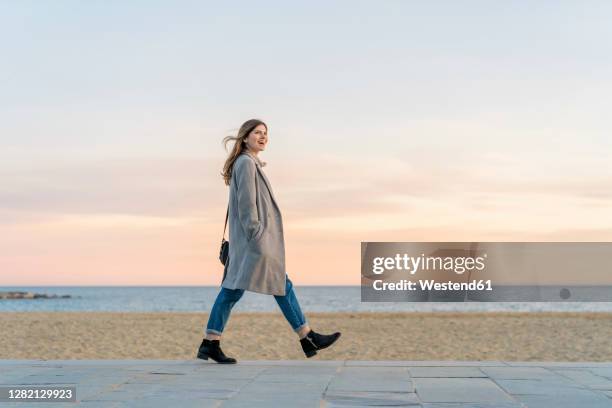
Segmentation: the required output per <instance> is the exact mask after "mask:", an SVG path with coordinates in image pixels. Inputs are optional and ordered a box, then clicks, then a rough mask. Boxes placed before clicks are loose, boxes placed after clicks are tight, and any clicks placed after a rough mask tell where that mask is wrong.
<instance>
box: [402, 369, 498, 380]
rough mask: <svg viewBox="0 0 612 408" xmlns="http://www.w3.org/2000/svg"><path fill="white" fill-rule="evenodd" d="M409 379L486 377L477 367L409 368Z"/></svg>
mask: <svg viewBox="0 0 612 408" xmlns="http://www.w3.org/2000/svg"><path fill="white" fill-rule="evenodd" d="M408 371H409V372H410V376H411V377H423V378H426V377H433V378H449V377H460V378H473V377H476V378H478V377H480V378H482V377H487V375H486V374H485V373H483V372H482V371H480V370H479V368H478V367H410V368H408Z"/></svg>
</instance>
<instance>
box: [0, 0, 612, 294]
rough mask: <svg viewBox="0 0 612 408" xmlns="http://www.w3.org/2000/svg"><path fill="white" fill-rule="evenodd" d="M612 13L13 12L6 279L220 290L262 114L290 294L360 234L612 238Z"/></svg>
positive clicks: (197, 4) (192, 7) (2, 100)
mask: <svg viewBox="0 0 612 408" xmlns="http://www.w3.org/2000/svg"><path fill="white" fill-rule="evenodd" d="M611 19H612V3H610V2H605V1H586V2H571V1H568V2H561V1H538V2H507V3H501V2H487V1H463V2H454V1H447V2H445V1H437V2H424V1H423V2H416V1H333V2H326V1H314V2H313V1H309V2H301V3H295V2H281V1H278V2H269V1H263V2H257V5H255V3H254V2H243V3H232V4H221V3H220V2H201V1H193V2H190V1H169V0H168V1H164V2H162V1H128V2H125V1H108V2H107V1H104V2H102V1H85V2H84V1H76V0H75V1H53V2H38V1H14V2H3V3H2V5H0V34H1V35H2V42H1V44H2V45H1V49H2V57H1V59H0V82H1V83H2V91H1V92H0V107H1V109H0V147H1V148H0V182H1V185H2V188H1V189H0V231H2V233H1V234H0V271H1V272H2V273H1V275H0V286H14V285H218V284H219V282H220V279H221V276H222V272H223V269H222V265H221V264H220V263H219V260H218V258H217V257H218V250H219V243H220V240H221V235H222V233H223V221H224V217H225V208H226V205H227V199H228V189H227V187H226V186H225V185H224V184H223V181H222V179H221V176H220V171H221V168H222V166H223V162H224V160H225V158H226V152H225V150H224V149H223V147H222V145H221V139H222V138H223V136H225V135H228V134H232V133H235V132H236V131H237V128H238V127H239V126H240V124H241V123H242V122H244V121H245V120H247V119H250V118H254V117H256V118H261V119H263V120H264V121H266V122H267V123H268V125H269V139H270V142H269V145H268V148H267V150H266V151H265V152H263V153H262V155H261V157H262V158H263V159H264V160H265V161H266V162H267V163H268V164H267V166H266V167H265V168H264V171H265V172H266V175H267V176H268V178H269V179H270V181H271V183H272V188H273V190H274V194H275V196H276V198H277V200H278V203H279V205H280V208H281V211H282V215H283V222H284V226H285V244H286V248H287V253H286V259H287V272H288V275H289V276H290V277H291V278H292V280H293V281H294V282H295V283H296V285H330V284H339V285H345V284H346V285H349V284H350V285H358V284H359V282H360V270H359V262H360V242H361V241H610V240H612V120H611V114H610V107H611V106H612V25H610V20H611Z"/></svg>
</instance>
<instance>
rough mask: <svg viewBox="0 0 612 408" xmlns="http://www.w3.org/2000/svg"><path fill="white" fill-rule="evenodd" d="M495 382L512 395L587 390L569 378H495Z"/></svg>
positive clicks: (570, 392) (551, 393) (552, 393)
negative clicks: (559, 379)
mask: <svg viewBox="0 0 612 408" xmlns="http://www.w3.org/2000/svg"><path fill="white" fill-rule="evenodd" d="M495 382H496V383H497V385H499V386H500V387H501V388H503V389H504V390H505V391H506V392H507V393H508V394H512V395H554V394H566V393H569V394H572V393H580V392H582V391H586V388H584V387H583V386H581V385H580V384H577V383H574V382H571V381H569V380H565V381H564V380H561V381H542V380H495Z"/></svg>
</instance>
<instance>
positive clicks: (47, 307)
mask: <svg viewBox="0 0 612 408" xmlns="http://www.w3.org/2000/svg"><path fill="white" fill-rule="evenodd" d="M294 290H295V293H296V296H297V298H298V300H299V302H300V306H301V308H302V310H303V311H304V312H415V311H419V312H438V311H439V312H478V311H481V312H486V311H489V312H503V311H515V312H542V311H568V312H612V302H362V301H361V288H360V286H294ZM5 291H26V292H35V293H44V294H47V295H59V296H62V295H70V296H71V297H70V298H67V299H61V298H58V299H10V300H8V299H7V300H2V299H0V312H33V311H41V312H42V311H45V312H48V311H66V312H68V311H70V312H209V311H210V310H211V308H212V305H213V303H214V301H215V298H216V296H217V294H218V292H219V286H40V287H34V286H19V287H17V286H14V287H0V292H5ZM233 311H234V312H240V311H243V312H273V311H279V308H278V305H277V304H276V301H275V299H274V296H271V295H264V294H260V293H255V292H249V291H246V292H245V293H244V295H243V297H242V299H240V301H239V302H238V303H237V304H236V305H235V306H234V309H233Z"/></svg>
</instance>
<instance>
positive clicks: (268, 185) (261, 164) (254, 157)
mask: <svg viewBox="0 0 612 408" xmlns="http://www.w3.org/2000/svg"><path fill="white" fill-rule="evenodd" d="M241 154H246V155H247V156H249V157H250V158H252V159H253V160H254V161H255V167H256V168H257V171H258V172H259V174H261V177H262V178H263V180H264V183H265V184H266V187H268V191H269V192H270V197H272V201H273V202H274V204H275V205H276V208H279V207H278V203H277V202H276V198H275V197H274V193H273V192H272V187H270V182H269V181H268V178H267V177H266V175H265V173H264V172H263V170H262V169H261V168H262V167H263V166H265V165H266V162H264V161H261V160H260V159H259V157H256V156H254V155H252V154H250V153H249V152H247V151H246V150H244V151H243V152H242V153H241ZM279 211H280V208H279Z"/></svg>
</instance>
